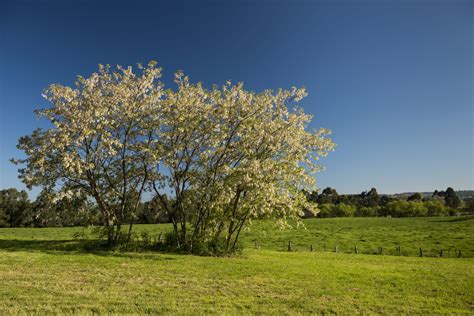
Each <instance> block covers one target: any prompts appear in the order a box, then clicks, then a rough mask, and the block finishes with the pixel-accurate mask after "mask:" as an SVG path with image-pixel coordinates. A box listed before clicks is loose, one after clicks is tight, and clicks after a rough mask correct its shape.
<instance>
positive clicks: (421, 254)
mask: <svg viewBox="0 0 474 316" xmlns="http://www.w3.org/2000/svg"><path fill="white" fill-rule="evenodd" d="M420 257H423V249H421V248H420Z"/></svg>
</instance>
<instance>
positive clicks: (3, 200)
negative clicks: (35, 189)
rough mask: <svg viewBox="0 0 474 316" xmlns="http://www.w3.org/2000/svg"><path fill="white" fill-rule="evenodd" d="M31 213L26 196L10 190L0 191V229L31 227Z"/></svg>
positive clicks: (24, 193) (20, 192)
mask: <svg viewBox="0 0 474 316" xmlns="http://www.w3.org/2000/svg"><path fill="white" fill-rule="evenodd" d="M31 222H32V213H31V205H30V201H29V200H28V194H27V193H26V192H25V191H18V190H16V189H13V188H10V189H6V190H1V191H0V227H24V226H29V225H31Z"/></svg>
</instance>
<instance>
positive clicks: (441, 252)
mask: <svg viewBox="0 0 474 316" xmlns="http://www.w3.org/2000/svg"><path fill="white" fill-rule="evenodd" d="M439 256H440V257H441V258H443V249H441V251H440V252H439Z"/></svg>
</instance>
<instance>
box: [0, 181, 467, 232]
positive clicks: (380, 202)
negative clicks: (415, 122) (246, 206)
mask: <svg viewBox="0 0 474 316" xmlns="http://www.w3.org/2000/svg"><path fill="white" fill-rule="evenodd" d="M307 197H308V199H309V200H310V201H313V202H315V203H317V204H318V208H319V210H320V211H319V213H318V214H317V215H316V216H317V217H350V216H359V217H369V216H370V217H372V216H392V217H410V216H452V215H459V214H462V213H474V196H473V195H468V194H463V197H464V198H463V199H461V198H460V197H459V195H458V194H457V192H456V191H454V190H453V189H452V188H447V189H446V190H445V191H434V192H433V193H432V194H426V193H423V194H420V193H412V194H408V195H383V194H382V195H380V194H378V193H377V190H376V189H375V188H372V189H370V190H369V191H364V192H362V193H361V194H338V193H337V191H336V190H335V189H333V188H325V189H324V190H322V191H321V192H320V193H318V192H311V193H307ZM165 198H166V197H165ZM170 202H172V201H170ZM160 205H161V204H160V203H158V202H157V201H155V200H151V201H148V202H143V203H141V204H140V207H139V212H138V215H137V216H136V218H134V223H137V224H156V223H166V222H169V218H168V217H167V216H166V215H165V213H164V212H163V210H162V209H161V207H160ZM95 207H97V206H96V205H94V204H93V203H92V202H91V201H89V200H87V199H86V198H84V197H80V196H79V197H72V198H68V199H65V198H63V199H55V198H54V195H52V194H50V193H49V192H46V191H43V192H41V193H40V194H39V195H38V196H37V198H36V200H34V201H30V200H29V198H28V194H27V192H26V191H18V190H16V189H14V188H11V189H5V190H1V191H0V227H58V226H59V227H61V226H85V225H100V224H101V223H102V218H100V217H98V216H97V214H100V213H99V212H96V211H95V209H94V208H95ZM311 216H314V215H312V214H311V213H309V212H305V216H304V217H311Z"/></svg>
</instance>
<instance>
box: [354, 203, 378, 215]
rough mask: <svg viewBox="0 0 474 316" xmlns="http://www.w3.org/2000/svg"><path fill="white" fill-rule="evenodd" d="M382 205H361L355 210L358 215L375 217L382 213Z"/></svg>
mask: <svg viewBox="0 0 474 316" xmlns="http://www.w3.org/2000/svg"><path fill="white" fill-rule="evenodd" d="M380 210H381V208H380V206H373V207H366V206H363V207H359V208H358V209H357V211H356V212H355V216H357V217H374V216H379V215H380Z"/></svg>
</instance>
